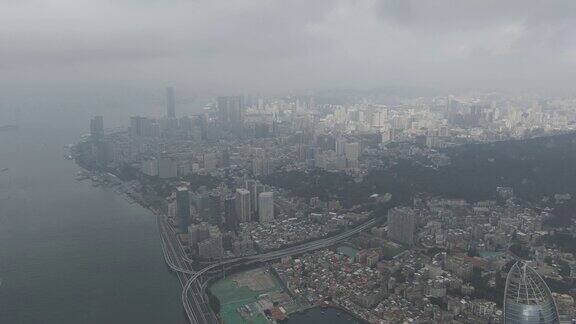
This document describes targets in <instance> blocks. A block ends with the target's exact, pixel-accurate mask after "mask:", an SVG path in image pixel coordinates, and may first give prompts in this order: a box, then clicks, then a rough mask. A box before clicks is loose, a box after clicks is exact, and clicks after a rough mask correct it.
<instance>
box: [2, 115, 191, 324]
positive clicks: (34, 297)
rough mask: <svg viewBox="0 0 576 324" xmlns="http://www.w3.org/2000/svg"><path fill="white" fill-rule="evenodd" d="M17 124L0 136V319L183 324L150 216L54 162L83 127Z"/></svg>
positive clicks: (172, 280) (174, 284)
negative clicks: (17, 126) (77, 177)
mask: <svg viewBox="0 0 576 324" xmlns="http://www.w3.org/2000/svg"><path fill="white" fill-rule="evenodd" d="M0 124H2V123H0ZM20 126H21V129H20V130H19V131H17V132H0V170H1V169H3V168H9V170H8V171H5V172H1V173H0V280H2V284H1V285H0V323H11V324H19V323H22V324H24V323H34V324H36V323H47V324H50V323H58V324H63V323H64V324H66V323H74V324H77V323H99V324H100V323H177V324H181V323H187V321H186V319H185V314H184V312H183V309H182V307H181V303H180V291H181V290H180V287H179V284H178V280H177V278H176V277H175V276H174V275H173V274H172V273H170V272H169V270H168V268H167V267H166V265H165V263H164V261H163V259H162V251H161V248H160V242H159V237H158V232H157V228H156V223H155V221H154V218H153V215H152V214H150V213H149V212H148V211H146V210H145V209H143V208H140V207H138V206H135V205H130V204H128V203H127V202H126V201H125V200H123V199H122V198H121V197H120V196H118V195H117V194H116V193H114V192H113V191H111V190H108V189H104V188H97V187H92V185H91V184H90V182H77V181H76V180H74V175H75V173H76V172H77V171H78V170H79V168H78V167H77V166H76V165H75V164H74V162H73V161H68V160H65V159H63V154H64V152H65V150H64V149H63V146H64V145H65V144H67V143H73V142H74V141H76V140H77V139H78V138H79V136H80V135H81V134H82V132H85V131H84V130H85V129H86V127H85V125H79V126H78V125H75V124H74V123H68V124H66V123H60V124H59V123H58V118H55V119H54V120H53V121H50V122H49V123H41V124H36V125H27V124H26V123H22V124H21V125H20Z"/></svg>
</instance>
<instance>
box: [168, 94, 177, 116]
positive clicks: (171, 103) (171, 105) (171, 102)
mask: <svg viewBox="0 0 576 324" xmlns="http://www.w3.org/2000/svg"><path fill="white" fill-rule="evenodd" d="M166 109H167V111H166V116H168V118H176V99H175V96H174V88H172V87H168V88H166Z"/></svg>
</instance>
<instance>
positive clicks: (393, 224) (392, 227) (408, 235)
mask: <svg viewBox="0 0 576 324" xmlns="http://www.w3.org/2000/svg"><path fill="white" fill-rule="evenodd" d="M415 222H416V215H415V214H414V210H413V209H412V208H408V207H397V208H394V209H390V210H389V211H388V237H389V238H390V239H391V240H392V241H395V242H397V243H400V244H405V245H408V246H411V245H413V244H414V227H415Z"/></svg>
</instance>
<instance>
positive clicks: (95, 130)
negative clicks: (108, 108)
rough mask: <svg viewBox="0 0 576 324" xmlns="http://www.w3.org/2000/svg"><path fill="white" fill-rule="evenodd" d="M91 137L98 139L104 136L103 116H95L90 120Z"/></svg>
mask: <svg viewBox="0 0 576 324" xmlns="http://www.w3.org/2000/svg"><path fill="white" fill-rule="evenodd" d="M90 135H92V137H93V138H97V139H99V138H102V137H103V136H104V118H103V117H102V116H94V117H93V118H92V119H90Z"/></svg>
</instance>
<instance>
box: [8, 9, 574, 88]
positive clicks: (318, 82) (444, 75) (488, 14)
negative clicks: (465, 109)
mask: <svg viewBox="0 0 576 324" xmlns="http://www.w3.org/2000/svg"><path fill="white" fill-rule="evenodd" d="M0 7H1V8H2V10H0V19H1V20H2V22H3V24H2V27H1V28H0V87H1V88H3V89H4V90H3V91H2V92H4V93H8V94H10V93H13V92H18V91H20V92H22V93H25V94H27V95H29V96H30V95H31V94H34V95H35V94H36V93H42V91H44V92H50V89H68V90H69V91H71V92H74V91H77V90H78V89H92V90H91V91H92V92H93V93H106V91H108V90H107V89H114V88H116V87H118V88H121V89H124V88H125V89H141V91H143V92H146V91H150V90H155V91H159V92H160V91H162V90H161V89H162V88H163V87H165V86H167V85H173V86H175V87H176V88H177V89H179V90H181V91H182V92H185V93H192V94H222V93H224V94H225V93H246V92H250V93H277V92H289V91H303V90H306V89H330V88H356V89H365V88H378V87H388V86H409V87H425V88H431V89H439V90H442V91H451V90H454V89H462V88H464V89H502V90H506V91H516V90H525V91H526V90H527V91H532V90H534V91H542V92H547V91H555V92H568V93H573V91H574V90H575V88H574V84H575V81H576V73H574V72H576V55H575V54H576V35H574V34H575V33H576V32H575V31H576V28H575V27H576V16H575V15H574V14H573V13H574V12H576V3H575V2H573V1H547V2H542V1H516V0H514V1H506V2H501V1H467V2H455V1H448V0H441V1H434V2H430V1H404V0H402V1H401V0H393V1H350V0H339V1H313V2H310V1H289V2H286V1H261V0H256V1H252V0H251V1H234V2H214V1H205V0H199V1H191V2H188V1H179V0H171V1H153V0H149V1H134V0H110V1H99V2H95V1H88V0H74V1H71V0H53V1H39V0H25V1H12V0H11V1H3V2H2V3H1V4H0Z"/></svg>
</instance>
